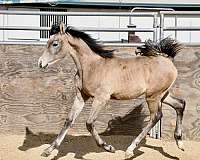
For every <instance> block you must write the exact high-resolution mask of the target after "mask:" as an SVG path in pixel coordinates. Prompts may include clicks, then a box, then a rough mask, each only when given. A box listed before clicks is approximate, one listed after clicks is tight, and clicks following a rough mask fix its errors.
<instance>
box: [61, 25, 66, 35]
mask: <svg viewBox="0 0 200 160" xmlns="http://www.w3.org/2000/svg"><path fill="white" fill-rule="evenodd" d="M65 29H66V27H65V24H64V23H63V22H61V23H60V33H61V34H65Z"/></svg>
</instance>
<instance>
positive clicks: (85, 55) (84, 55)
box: [71, 40, 101, 80]
mask: <svg viewBox="0 0 200 160" xmlns="http://www.w3.org/2000/svg"><path fill="white" fill-rule="evenodd" d="M72 47H73V49H74V51H73V53H72V54H71V56H72V58H73V60H74V62H75V64H76V68H77V70H78V74H79V77H80V80H83V73H87V72H88V70H89V69H90V67H91V64H92V63H95V62H97V61H98V60H99V59H100V58H101V57H100V56H98V55H96V54H95V53H93V51H92V50H91V49H90V48H89V47H88V46H87V44H86V43H85V42H83V41H82V40H81V41H80V42H79V43H77V44H76V45H74V46H72Z"/></svg>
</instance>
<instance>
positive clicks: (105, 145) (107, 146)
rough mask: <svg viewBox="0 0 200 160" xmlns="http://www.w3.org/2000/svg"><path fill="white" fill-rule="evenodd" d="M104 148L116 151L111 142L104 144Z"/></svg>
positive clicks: (112, 151)
mask: <svg viewBox="0 0 200 160" xmlns="http://www.w3.org/2000/svg"><path fill="white" fill-rule="evenodd" d="M103 148H104V149H105V150H106V151H108V152H111V153H115V148H114V147H113V146H111V145H109V144H104V145H103Z"/></svg>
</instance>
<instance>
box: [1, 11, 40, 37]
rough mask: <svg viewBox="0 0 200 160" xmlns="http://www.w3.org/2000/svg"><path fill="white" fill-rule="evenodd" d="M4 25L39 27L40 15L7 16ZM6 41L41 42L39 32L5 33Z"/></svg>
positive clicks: (20, 31)
mask: <svg viewBox="0 0 200 160" xmlns="http://www.w3.org/2000/svg"><path fill="white" fill-rule="evenodd" d="M8 10H20V11H32V12H35V11H39V9H24V8H10V9H8ZM4 24H5V25H6V26H21V27H29V26H30V27H39V26H40V16H39V15H5V19H4ZM4 34H5V40H39V39H40V32H39V31H23V30H18V31H17V30H14V31H5V33H4Z"/></svg>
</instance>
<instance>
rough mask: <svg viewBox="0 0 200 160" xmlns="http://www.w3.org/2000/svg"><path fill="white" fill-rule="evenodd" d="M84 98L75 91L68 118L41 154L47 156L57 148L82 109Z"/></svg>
mask: <svg viewBox="0 0 200 160" xmlns="http://www.w3.org/2000/svg"><path fill="white" fill-rule="evenodd" d="M85 100H86V99H83V97H82V95H81V93H80V92H79V91H77V94H76V97H75V100H74V104H73V106H72V109H71V111H70V113H69V115H68V118H67V119H66V120H65V124H64V127H63V128H62V130H61V131H60V133H59V134H58V136H57V138H56V139H55V140H54V141H53V143H52V144H51V146H50V147H48V148H47V149H45V150H44V152H43V153H42V154H41V156H44V157H47V156H49V155H50V154H51V152H52V151H53V150H54V149H55V148H58V147H59V146H60V144H61V142H62V141H63V139H64V138H65V135H66V134H67V131H68V129H69V128H70V127H71V125H72V124H73V123H74V121H75V119H76V118H77V117H78V115H79V114H80V112H81V111H82V109H83V106H84V104H85V102H84V101H85Z"/></svg>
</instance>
